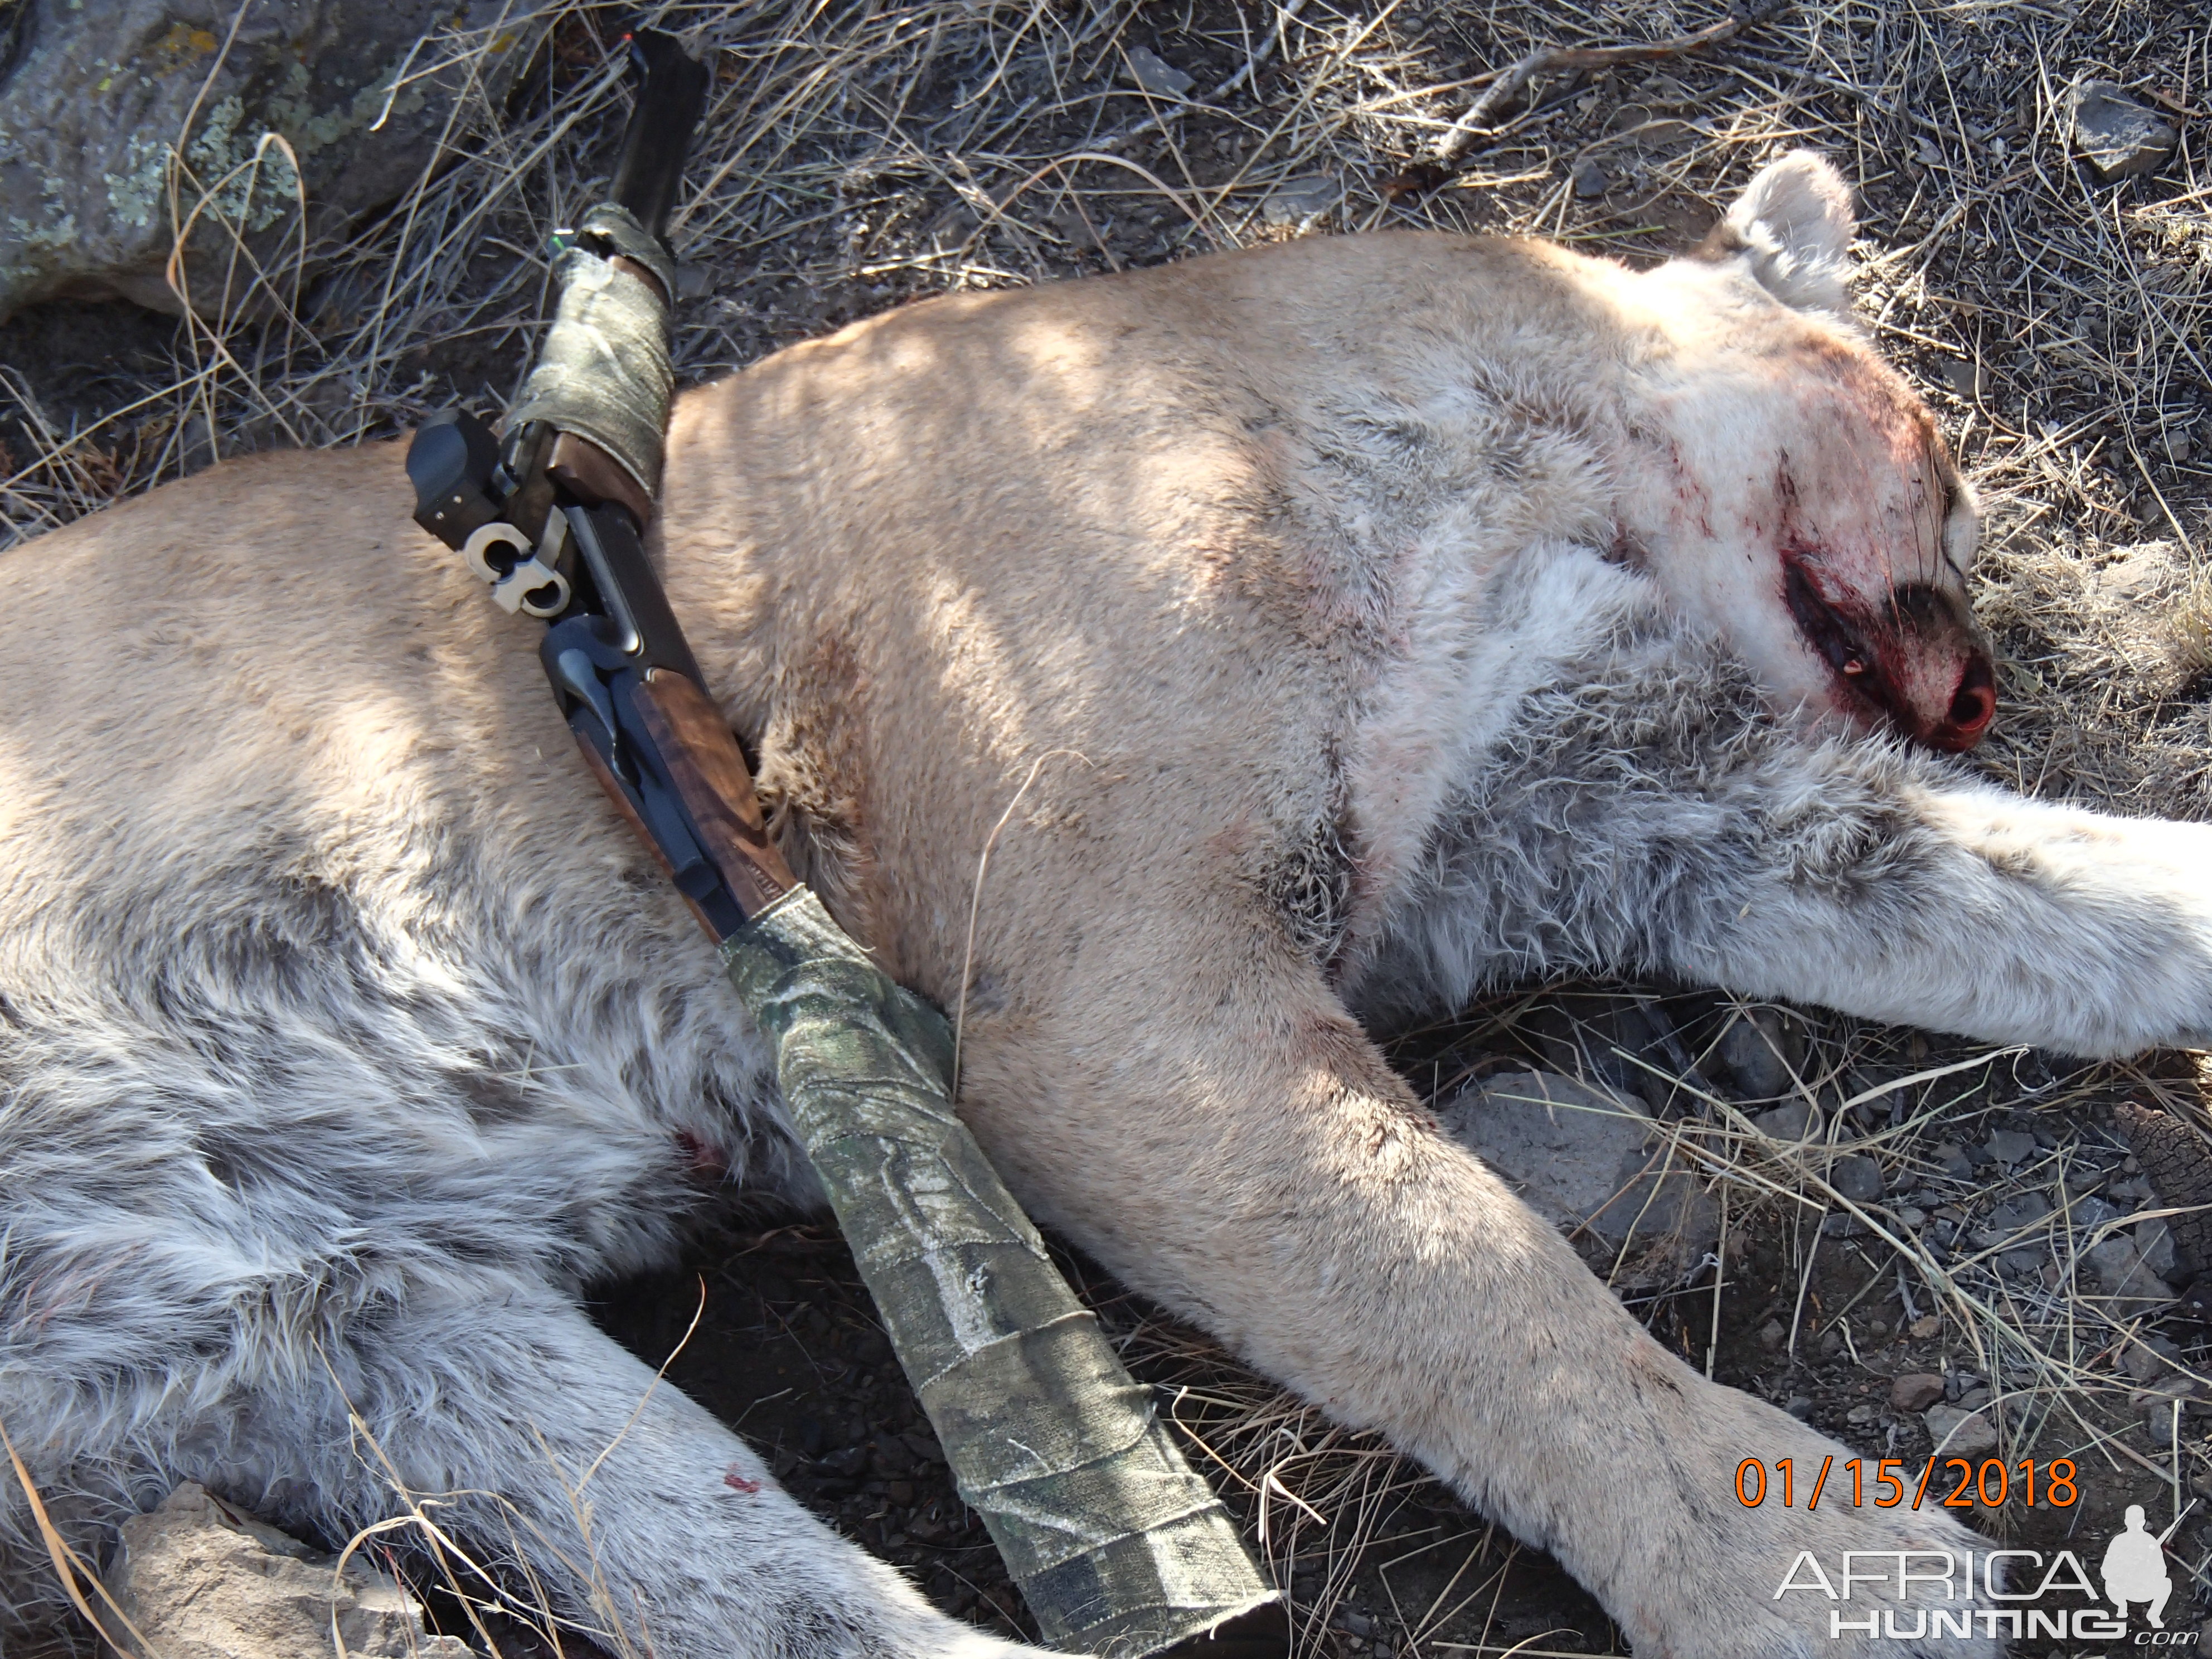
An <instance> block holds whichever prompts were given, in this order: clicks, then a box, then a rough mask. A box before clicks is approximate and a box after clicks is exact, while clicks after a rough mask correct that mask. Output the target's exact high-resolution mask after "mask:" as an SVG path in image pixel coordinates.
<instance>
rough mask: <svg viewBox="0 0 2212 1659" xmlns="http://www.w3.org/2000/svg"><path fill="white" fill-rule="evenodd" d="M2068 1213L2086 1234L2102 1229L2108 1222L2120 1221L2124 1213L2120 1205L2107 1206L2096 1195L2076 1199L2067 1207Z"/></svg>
mask: <svg viewBox="0 0 2212 1659" xmlns="http://www.w3.org/2000/svg"><path fill="white" fill-rule="evenodd" d="M2067 1211H2068V1213H2069V1214H2070V1215H2071V1216H2072V1217H2073V1218H2074V1225H2075V1226H2076V1227H2079V1228H2081V1229H2082V1230H2083V1231H2085V1232H2086V1231H2093V1230H2094V1229H2096V1228H2099V1227H2101V1226H2103V1225H2105V1224H2106V1222H2107V1221H2118V1219H2119V1218H2120V1217H2121V1215H2122V1214H2123V1213H2124V1212H2123V1211H2122V1210H2121V1209H2120V1207H2119V1206H2118V1205H2115V1204H2107V1203H2106V1202H2105V1200H2103V1199H2101V1198H2099V1197H2096V1196H2095V1195H2094V1194H2092V1195H2091V1196H2089V1197H2087V1198H2077V1199H2075V1200H2074V1201H2073V1202H2072V1203H2071V1204H2069V1205H2068V1206H2067Z"/></svg>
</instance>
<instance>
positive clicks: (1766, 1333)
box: [1759, 1319, 1790, 1352]
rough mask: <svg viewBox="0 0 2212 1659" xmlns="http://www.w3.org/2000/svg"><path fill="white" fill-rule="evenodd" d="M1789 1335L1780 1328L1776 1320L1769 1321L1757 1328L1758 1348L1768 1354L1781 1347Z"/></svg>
mask: <svg viewBox="0 0 2212 1659" xmlns="http://www.w3.org/2000/svg"><path fill="white" fill-rule="evenodd" d="M1789 1334H1790V1333H1789V1332H1788V1331H1786V1330H1784V1329H1783V1328H1782V1322H1781V1321H1780V1320H1778V1319H1770V1320H1768V1321H1767V1322H1765V1324H1764V1325H1761V1326H1760V1327H1759V1346H1760V1347H1762V1348H1765V1349H1766V1350H1768V1351H1769V1352H1772V1351H1773V1350H1774V1349H1776V1348H1778V1347H1780V1346H1782V1344H1783V1341H1784V1339H1785V1338H1787V1337H1788V1336H1789Z"/></svg>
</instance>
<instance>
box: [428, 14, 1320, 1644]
mask: <svg viewBox="0 0 2212 1659" xmlns="http://www.w3.org/2000/svg"><path fill="white" fill-rule="evenodd" d="M629 46H630V49H631V52H632V53H633V62H634V66H635V68H636V69H638V70H641V71H642V73H643V77H644V79H643V84H642V86H641V89H640V90H639V93H638V94H637V101H636V104H635V108H634V110H633V112H632V114H631V117H630V121H629V127H628V130H627V131H626V132H625V134H624V137H623V148H622V151H621V155H620V160H619V161H618V162H617V167H616V169H615V178H614V183H613V187H612V199H611V201H609V202H606V203H604V204H601V205H599V206H598V207H595V208H593V209H592V210H591V211H590V212H589V213H587V214H586V215H585V216H584V218H583V219H582V221H581V222H580V223H579V225H578V226H577V228H575V229H574V230H573V231H563V232H561V233H558V234H557V236H556V245H557V246H560V247H561V249H562V252H561V254H560V258H559V261H558V263H557V264H556V276H557V278H558V280H559V283H560V288H561V295H560V301H559V306H558V309H557V311H556V316H555V319H554V322H553V325H552V328H551V330H550V332H549V334H548V336H547V338H546V342H545V344H544V349H543V350H542V352H541V353H540V356H539V358H538V363H537V365H536V367H535V368H534V369H533V370H532V374H531V375H530V378H529V380H527V381H526V384H525V386H524V387H523V391H522V395H521V397H520V399H519V400H518V401H517V403H516V404H515V406H514V407H513V409H511V410H509V411H508V412H507V418H506V420H505V422H504V429H503V432H502V433H501V435H497V436H495V435H494V434H493V433H492V432H491V430H490V429H489V428H487V427H486V426H485V425H484V424H483V422H480V421H478V420H477V419H476V418H475V417H474V416H471V415H470V414H468V413H467V412H466V411H465V410H448V411H447V412H446V413H444V414H441V415H439V416H435V418H433V419H432V420H430V421H429V422H426V423H425V424H424V425H423V427H422V428H421V429H420V430H419V431H418V432H417V433H416V435H415V438H414V441H413V443H412V444H411V445H410V448H409V450H408V453H407V473H408V477H409V478H410V481H411V482H412V483H413V484H414V486H415V489H416V513H415V520H416V523H417V524H419V525H421V526H422V527H423V528H424V529H425V530H427V531H428V532H430V533H431V534H433V535H435V536H436V537H438V538H440V539H441V541H443V542H445V543H446V544H447V546H449V547H451V548H453V550H456V551H457V552H459V553H460V554H461V555H462V556H463V557H464V558H465V559H466V560H467V561H468V562H469V564H470V567H471V568H472V569H474V570H475V572H476V573H477V575H478V576H480V577H482V578H483V580H486V581H488V582H489V583H490V584H491V591H492V597H493V598H494V599H495V600H497V601H498V602H499V604H500V605H501V607H502V608H504V609H505V610H507V611H509V612H510V613H512V612H517V611H520V613H522V614H523V615H526V616H529V617H537V618H538V619H540V620H542V621H544V623H547V624H548V626H547V628H546V630H545V634H544V638H543V640H542V641H540V643H539V647H538V659H539V661H540V662H541V664H543V665H544V670H545V675H546V678H547V680H548V681H549V682H550V684H551V686H552V688H553V694H554V696H555V698H556V700H557V702H559V704H560V708H561V712H562V717H563V718H564V719H565V720H567V721H568V729H569V731H570V732H573V733H574V736H575V738H576V742H577V745H578V747H579V748H580V750H581V751H582V753H583V756H584V759H585V761H586V763H587V764H588V765H589V767H590V768H591V770H592V774H593V775H595V776H596V777H597V778H598V779H599V784H600V787H602V788H603V789H605V791H606V793H607V794H608V796H609V797H610V798H611V799H612V800H613V802H614V804H615V805H616V807H617V809H618V810H619V811H621V813H622V814H623V817H625V818H627V819H628V821H629V824H630V827H631V828H632V829H634V830H635V831H636V832H637V833H638V835H639V836H641V837H642V838H643V839H644V840H645V842H646V843H647V845H648V846H650V847H651V848H653V851H654V852H655V853H656V854H658V855H659V859H660V860H661V862H662V864H663V865H664V866H665V867H666V869H667V871H668V872H669V875H670V877H671V879H672V880H673V881H674V882H675V884H676V887H677V890H678V891H679V892H680V893H682V894H683V896H684V900H685V902H687V903H689V904H690V907H691V911H692V914H693V915H694V916H696V918H697V919H698V921H699V924H700V926H701V927H702V928H704V929H705V930H706V932H707V934H708V937H709V938H710V939H714V942H715V943H716V945H718V946H719V947H720V951H721V956H722V961H723V965H724V969H725V971H726V975H727V976H728V978H729V980H730V981H731V983H732V985H733V986H734V987H736V989H737V992H738V996H739V997H740V999H741V1000H743V1001H744V1005H745V1006H746V1008H747V1009H748V1011H749V1012H750V1014H751V1015H752V1018H753V1019H754V1021H755V1023H756V1024H757V1025H758V1026H759V1028H760V1030H762V1032H763V1035H765V1036H767V1037H768V1038H769V1040H770V1041H771V1042H773V1043H774V1044H775V1051H776V1076H777V1082H778V1085H779V1087H780V1088H781V1092H782V1096H783V1101H784V1105H785V1109H786V1110H787V1113H788V1114H789V1116H790V1118H791V1120H792V1122H793V1126H794V1127H796V1128H797V1130H798V1131H799V1138H800V1140H801V1143H802V1145H803V1146H805V1150H806V1152H807V1155H808V1157H809V1158H810V1159H811V1161H812V1163H813V1165H814V1168H815V1170H816V1171H817V1174H818V1175H819V1176H821V1179H822V1184H823V1188H825V1190H826V1191H827V1192H828V1194H829V1200H830V1204H831V1206H832V1208H833V1209H834V1210H835V1211H836V1215H837V1219H838V1223H839V1225H840V1226H841V1227H842V1229H843V1231H844V1232H845V1236H846V1238H847V1240H848V1242H849V1243H850V1244H851V1245H852V1248H853V1254H854V1259H855V1261H857V1262H858V1264H859V1266H860V1272H861V1275H862V1277H863V1278H864V1279H866V1281H867V1284H868V1287H869V1289H870V1291H871V1292H872V1294H873V1295H874V1297H875V1299H876V1303H877V1306H878V1310H880V1312H881V1313H882V1315H883V1319H884V1328H885V1329H886V1331H887V1332H888V1333H889V1334H890V1339H891V1345H892V1347H893V1348H894V1350H895V1351H896V1352H897V1354H898V1356H899V1360H900V1363H901V1364H902V1366H903V1367H904V1368H905V1370H906V1372H907V1375H908V1377H909V1378H910V1379H911V1381H912V1382H913V1383H914V1385H915V1392H916V1394H917V1395H918V1396H919V1397H920V1399H921V1405H922V1408H923V1410H924V1411H925V1412H926V1413H927V1414H928V1416H929V1419H930V1421H931V1423H932V1424H933V1425H934V1426H935V1428H936V1430H937V1433H938V1437H939V1442H940V1443H941V1444H942V1445H943V1447H944V1449H945V1455H946V1459H947V1461H948V1462H950V1463H951V1467H952V1470H953V1474H954V1476H955V1479H956V1480H957V1484H958V1486H959V1490H960V1494H961V1497H962V1498H963V1499H964V1500H965V1501H966V1502H967V1504H969V1507H970V1508H972V1509H974V1510H976V1511H977V1512H978V1513H979V1514H980V1515H981V1516H982V1519H983V1522H984V1524H985V1526H986V1527H987V1528H989V1530H990V1532H991V1535H992V1537H993V1539H994V1541H996V1543H997V1544H998V1546H999V1549H1000V1553H1001V1554H1002V1555H1003V1556H1004V1557H1005V1558H1006V1565H1007V1567H1008V1569H1009V1570H1010V1571H1011V1572H1012V1576H1013V1577H1014V1580H1015V1582H1016V1583H1018V1584H1019V1585H1020V1586H1021V1589H1022V1593H1023V1595H1024V1598H1025V1599H1026V1600H1027V1601H1028V1602H1029V1605H1030V1611H1031V1612H1032V1613H1035V1614H1036V1618H1037V1620H1038V1623H1039V1625H1040V1626H1042V1629H1043V1632H1044V1634H1045V1637H1046V1639H1047V1640H1048V1641H1049V1642H1052V1643H1054V1644H1055V1645H1067V1646H1073V1647H1076V1648H1079V1649H1083V1650H1088V1651H1091V1652H1094V1653H1099V1654H1111V1655H1115V1656H1117V1659H1121V1656H1127V1659H1135V1656H1140V1655H1146V1654H1152V1653H1158V1652H1162V1651H1166V1650H1177V1651H1181V1650H1182V1648H1183V1646H1184V1645H1185V1644H1189V1650H1190V1651H1191V1652H1193V1653H1202V1654H1204V1655H1206V1656H1207V1659H1279V1656H1281V1655H1283V1654H1285V1653H1286V1652H1287V1650H1288V1633H1289V1627H1288V1622H1287V1619H1286V1618H1285V1613H1284V1609H1283V1607H1282V1604H1281V1601H1280V1599H1279V1596H1278V1595H1276V1593H1275V1592H1274V1591H1273V1589H1270V1588H1269V1587H1268V1585H1267V1583H1266V1582H1265V1580H1264V1579H1263V1578H1262V1577H1261V1574H1260V1572H1259V1571H1258V1569H1257V1568H1256V1567H1255V1565H1254V1564H1253V1562H1252V1559H1251V1558H1250V1556H1249V1554H1247V1553H1246V1552H1245V1550H1244V1548H1243V1543H1242V1542H1241V1541H1240V1540H1239V1539H1238V1537H1237V1530H1236V1528H1235V1526H1234V1524H1233V1523H1232V1522H1231V1520H1230V1518H1229V1516H1228V1514H1227V1512H1226V1511H1225V1510H1223V1509H1222V1507H1221V1504H1220V1502H1219V1500H1218V1498H1215V1497H1214V1495H1213V1493H1212V1491H1211V1490H1210V1489H1208V1488H1207V1486H1206V1484H1205V1482H1204V1481H1203V1480H1200V1477H1199V1476H1198V1475H1197V1474H1194V1472H1193V1471H1192V1469H1191V1468H1190V1467H1189V1465H1188V1462H1185V1460H1184V1458H1183V1456H1182V1453H1181V1451H1180V1450H1179V1449H1177V1448H1176V1444H1175V1443H1174V1441H1173V1440H1172V1439H1171V1438H1170V1436H1169V1434H1168V1432H1167V1431H1166V1430H1165V1429H1164V1427H1163V1426H1162V1425H1160V1424H1159V1422H1158V1420H1157V1419H1156V1418H1155V1416H1154V1415H1153V1412H1152V1402H1151V1398H1150V1395H1148V1394H1147V1393H1146V1390H1145V1389H1142V1388H1140V1387H1139V1386H1138V1384H1137V1383H1135V1382H1133V1380H1132V1379H1131V1378H1130V1376H1129V1375H1128V1373H1127V1371H1126V1370H1124V1369H1123V1368H1122V1366H1121V1362H1120V1360H1119V1359H1118V1358H1116V1357H1115V1353H1114V1352H1113V1349H1112V1348H1111V1346H1109V1344H1108V1343H1107V1341H1106V1340H1105V1338H1104V1336H1103V1334H1102V1333H1101V1331H1100V1330H1099V1328H1098V1325H1097V1320H1096V1318H1095V1317H1094V1316H1091V1314H1090V1313H1089V1311H1088V1310H1085V1309H1084V1308H1083V1306H1082V1304H1080V1303H1079V1301H1078V1300H1077V1298H1076V1297H1075V1295H1074V1293H1073V1291H1071V1290H1070V1289H1069V1288H1068V1286H1067V1284H1066V1280H1065V1279H1062V1278H1061V1277H1060V1273H1059V1272H1058V1270H1057V1269H1056V1268H1055V1267H1054V1266H1053V1265H1052V1262H1051V1261H1050V1260H1049V1259H1048V1257H1047V1255H1046V1254H1045V1250H1044V1245H1043V1242H1042V1239H1041V1238H1039V1237H1038V1236H1037V1232H1036V1228H1035V1227H1034V1226H1033V1225H1031V1224H1030V1221H1029V1218H1027V1217H1026V1216H1024V1214H1023V1213H1022V1212H1021V1210H1020V1209H1019V1207H1018V1206H1017V1205H1016V1204H1015V1202H1014V1200H1013V1199H1012V1196H1011V1195H1010V1194H1008V1193H1007V1192H1006V1188H1005V1187H1004V1185H1003V1184H1002V1183H1001V1182H1000V1181H999V1179H998V1176H996V1174H995V1173H994V1172H993V1170H991V1168H990V1166H989V1164H987V1162H986V1160H985V1159H984V1157H983V1154H982V1152H981V1148H980V1147H978V1146H976V1145H975V1139H974V1138H973V1137H972V1136H970V1135H969V1133H968V1130H967V1128H966V1127H965V1126H964V1125H963V1124H962V1123H961V1121H960V1120H959V1119H958V1117H957V1116H956V1115H954V1113H953V1110H952V1102H951V1034H950V1032H949V1031H948V1030H947V1029H946V1026H945V1021H944V1018H943V1017H942V1016H941V1015H940V1014H939V1013H938V1012H937V1011H936V1010H935V1009H933V1008H932V1007H930V1006H928V1005H927V1003H925V1002H923V1001H922V1000H921V999H919V998H918V997H915V996H914V995H913V994H910V993H909V992H908V991H906V990H904V989H903V988H902V987H899V986H897V985H896V984H894V983H892V982H891V981H890V979H889V978H888V977H887V976H886V975H884V973H883V972H882V970H881V969H878V968H877V967H876V966H875V964H874V963H873V962H872V960H871V959H870V958H869V957H868V955H867V953H866V951H864V950H862V949H861V947H860V945H857V944H855V943H854V941H853V940H852V939H850V938H848V936H847V935H846V934H845V933H844V932H843V931H842V929H841V928H840V927H838V926H837V924H836V921H833V920H832V919H831V918H830V916H829V913H828V912H827V911H826V910H824V909H823V907H822V905H821V903H820V902H819V901H818V900H817V898H816V897H815V896H814V895H813V894H812V893H811V892H809V891H808V890H806V889H805V887H804V886H802V885H801V884H799V881H798V879H797V878H795V877H794V876H793V873H792V872H791V869H790V867H789V866H788V865H787V864H786V863H785V861H784V859H783V857H782V855H781V853H779V852H778V851H777V849H776V847H775V842H774V841H773V840H772V839H770V837H769V834H768V832H767V829H766V827H765V825H764V823H763V818H762V813H761V809H760V805H759V802H758V800H757V799H756V797H755V795H754V792H753V783H752V775H751V772H750V769H749V768H748V767H747V765H746V763H745V760H744V755H743V753H742V752H741V751H740V750H739V749H738V744H737V742H736V739H735V738H733V736H732V733H731V732H730V729H729V727H728V726H727V725H726V723H725V721H724V720H723V718H722V715H721V714H720V711H719V709H718V708H716V706H715V704H714V700H713V698H712V697H711V696H708V692H707V690H706V686H705V683H704V680H703V678H702V675H701V673H700V671H699V665H698V663H697V661H696V659H694V658H693V656H692V654H691V650H690V646H689V645H688V644H687V643H686V642H685V641H684V634H683V630H682V629H681V628H680V627H679V626H678V623H677V620H676V616H675V613H674V611H671V609H670V606H669V604H668V599H667V595H666V594H665V592H664V591H663V590H662V587H661V585H660V580H659V576H658V575H657V574H655V573H654V571H653V566H652V564H651V563H650V562H649V561H648V560H647V556H646V551H645V544H644V535H645V532H646V530H647V528H648V527H649V526H650V525H651V524H652V521H653V512H654V502H655V499H656V497H657V496H658V494H659V483H660V467H661V459H662V441H663V435H664V432H665V428H666V424H667V417H668V409H669V404H670V401H671V397H672V395H673V390H674V376H673V374H672V373H671V368H670V364H669V334H668V318H669V312H670V308H671V304H672V302H673V300H674V297H675V293H676V281H675V263H674V260H673V258H672V257H671V254H670V252H669V251H668V248H667V246H666V245H665V242H664V240H663V233H664V231H665V226H666V223H667V219H668V214H669V210H670V209H671V206H672V205H673V204H674V201H675V197H676V191H677V186H678V182H679V179H680V178H681V174H682V171H683V165H684V154H685V151H686V150H687V149H689V148H690V138H691V134H692V131H693V130H694V129H695V128H696V125H698V122H699V118H700V116H701V114H702V111H703V109H704V106H705V100H706V94H707V83H708V76H707V71H706V70H705V69H704V68H702V66H701V65H700V64H696V63H695V62H694V61H693V60H692V59H691V58H689V57H688V56H686V55H685V53H684V51H683V49H682V48H681V47H680V46H678V44H677V42H676V41H675V40H673V39H672V38H671V37H670V36H668V35H665V34H660V33H651V32H640V33H636V34H634V35H633V36H631V37H629Z"/></svg>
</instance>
